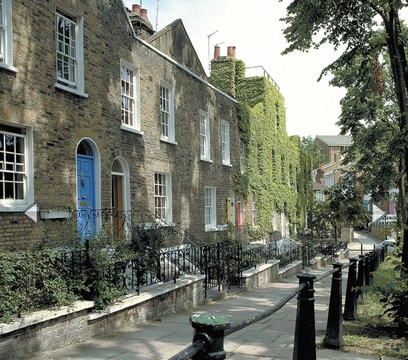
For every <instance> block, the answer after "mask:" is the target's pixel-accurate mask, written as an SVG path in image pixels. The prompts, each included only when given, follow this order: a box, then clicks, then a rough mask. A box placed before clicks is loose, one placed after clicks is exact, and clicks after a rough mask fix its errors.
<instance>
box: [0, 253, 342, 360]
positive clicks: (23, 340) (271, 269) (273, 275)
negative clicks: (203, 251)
mask: <svg viewBox="0 0 408 360" xmlns="http://www.w3.org/2000/svg"><path fill="white" fill-rule="evenodd" d="M346 255H347V256H348V253H347V254H346V253H344V254H342V255H341V256H346ZM326 262H327V259H324V258H321V259H320V258H319V259H316V261H315V262H314V263H313V265H312V266H311V267H314V266H316V268H317V267H320V266H324V265H326ZM301 271H302V263H301V262H300V261H296V262H294V263H292V264H290V265H288V266H286V267H285V268H283V269H279V260H270V261H269V262H268V263H267V264H263V265H260V266H258V267H257V268H255V269H250V270H247V271H245V272H244V273H243V290H251V289H254V288H257V287H259V286H262V285H265V284H267V283H268V282H274V281H279V279H281V278H282V277H288V276H291V275H295V274H297V273H300V272H301ZM203 282H204V276H203V275H184V276H182V277H180V278H179V279H177V282H176V283H171V282H169V283H164V284H155V285H151V286H148V287H146V288H144V289H143V291H142V292H141V293H140V295H127V296H125V297H123V298H121V300H120V301H118V302H116V303H115V304H114V305H112V306H110V307H109V308H107V309H106V310H105V311H95V310H93V306H94V303H93V302H92V301H77V302H75V303H74V305H73V306H72V307H71V308H67V307H64V308H61V309H58V310H44V311H38V312H35V313H33V314H31V315H26V316H23V317H22V318H19V319H16V320H14V321H13V322H11V323H10V324H0V360H6V359H7V360H13V359H23V358H28V357H31V356H38V355H42V354H46V353H49V352H51V351H53V350H56V349H58V348H62V347H65V346H68V345H71V344H74V343H78V342H83V341H86V340H87V339H90V338H92V337H94V336H98V335H104V334H107V333H108V332H111V331H115V330H118V329H121V328H123V327H124V326H129V325H139V324H141V323H143V322H146V321H148V320H152V319H158V318H161V317H163V316H166V315H169V314H171V313H176V312H178V311H180V310H183V309H190V308H193V307H196V306H199V305H202V304H204V303H205V300H206V299H204V283H203Z"/></svg>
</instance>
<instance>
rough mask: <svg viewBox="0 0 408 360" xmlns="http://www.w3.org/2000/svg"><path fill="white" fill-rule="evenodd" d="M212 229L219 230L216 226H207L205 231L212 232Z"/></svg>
mask: <svg viewBox="0 0 408 360" xmlns="http://www.w3.org/2000/svg"><path fill="white" fill-rule="evenodd" d="M211 231H218V229H217V228H216V227H212V228H206V229H205V232H211Z"/></svg>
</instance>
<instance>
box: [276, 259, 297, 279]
mask: <svg viewBox="0 0 408 360" xmlns="http://www.w3.org/2000/svg"><path fill="white" fill-rule="evenodd" d="M301 263H302V262H301V261H300V260H297V261H294V262H293V263H291V264H289V265H287V266H285V267H284V268H283V269H281V270H279V275H283V274H284V273H285V272H287V271H289V270H291V269H293V268H294V267H296V266H298V265H299V264H301Z"/></svg>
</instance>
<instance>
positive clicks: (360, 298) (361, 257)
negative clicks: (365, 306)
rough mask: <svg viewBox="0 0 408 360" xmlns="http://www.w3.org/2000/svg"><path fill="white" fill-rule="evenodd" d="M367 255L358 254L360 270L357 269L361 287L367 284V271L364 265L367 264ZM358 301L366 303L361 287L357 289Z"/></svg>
mask: <svg viewBox="0 0 408 360" xmlns="http://www.w3.org/2000/svg"><path fill="white" fill-rule="evenodd" d="M364 263H365V256H364V255H358V270H357V286H358V287H359V288H361V287H362V286H364V285H365V281H364V280H365V273H364V266H365V264H364ZM357 297H358V298H357V301H360V302H361V303H364V301H365V300H364V293H363V292H362V291H361V289H359V290H358V291H357Z"/></svg>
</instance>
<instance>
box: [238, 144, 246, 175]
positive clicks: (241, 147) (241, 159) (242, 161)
mask: <svg viewBox="0 0 408 360" xmlns="http://www.w3.org/2000/svg"><path fill="white" fill-rule="evenodd" d="M239 167H240V170H241V174H243V173H244V172H245V144H244V142H243V141H242V140H240V141H239Z"/></svg>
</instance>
